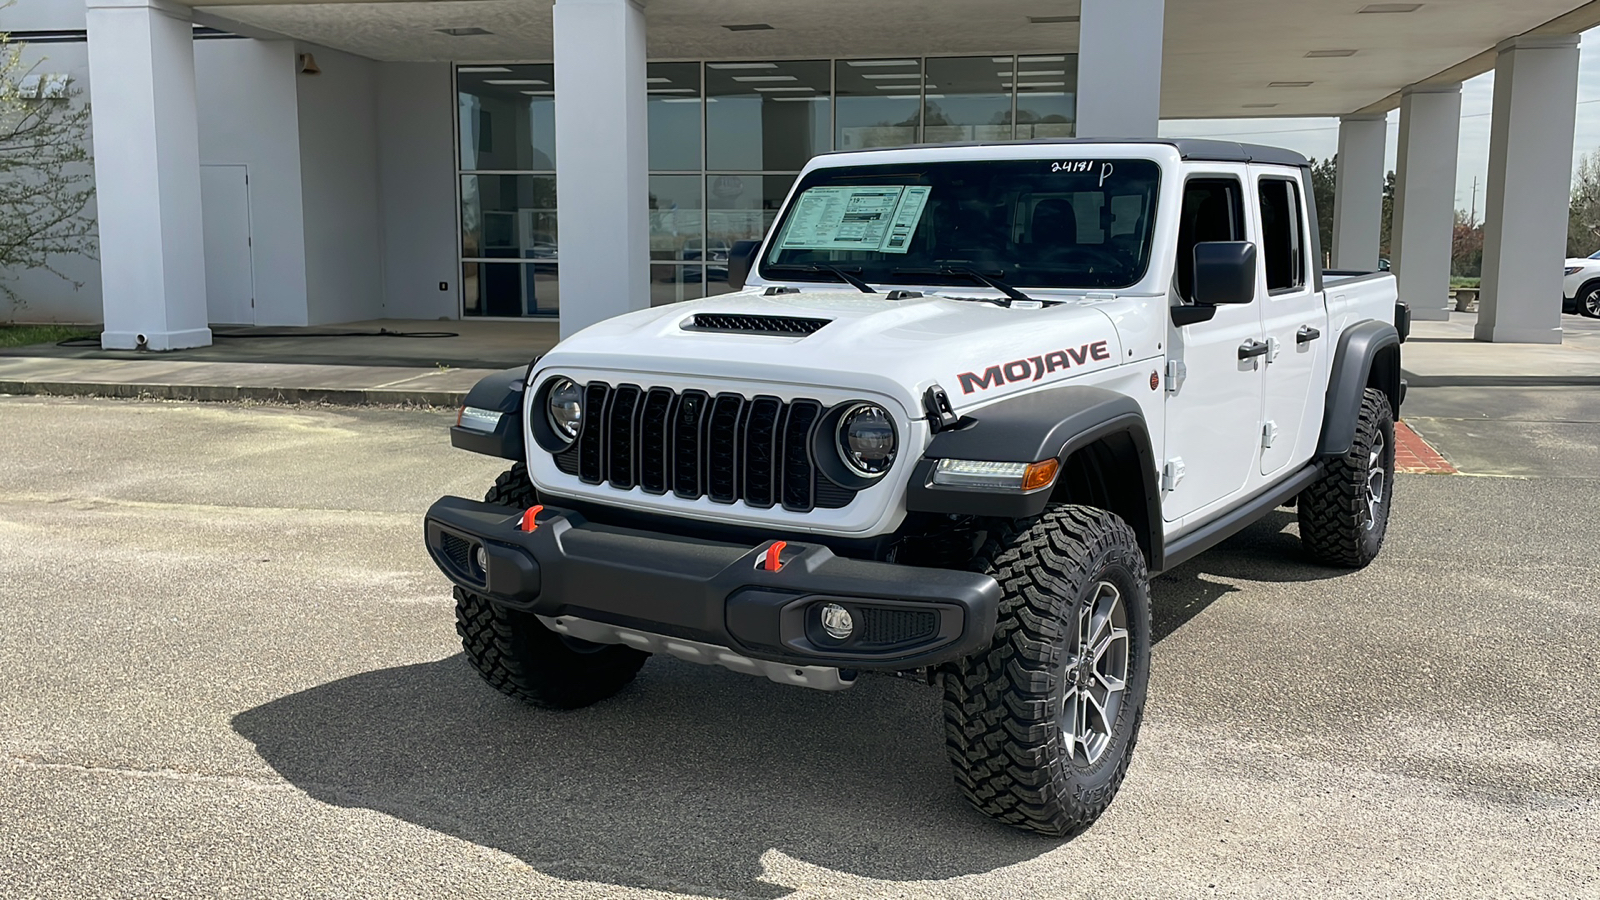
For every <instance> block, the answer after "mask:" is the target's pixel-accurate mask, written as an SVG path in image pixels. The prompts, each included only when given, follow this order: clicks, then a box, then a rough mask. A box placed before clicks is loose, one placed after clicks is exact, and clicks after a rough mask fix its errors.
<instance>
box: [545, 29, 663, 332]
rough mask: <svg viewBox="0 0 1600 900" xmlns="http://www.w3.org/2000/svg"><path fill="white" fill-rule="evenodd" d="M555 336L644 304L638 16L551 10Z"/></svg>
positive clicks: (644, 145) (646, 189)
mask: <svg viewBox="0 0 1600 900" xmlns="http://www.w3.org/2000/svg"><path fill="white" fill-rule="evenodd" d="M553 16H554V22H555V70H556V197H557V200H556V202H557V204H558V208H559V209H560V222H559V227H560V234H559V236H558V239H557V249H558V252H559V255H560V263H559V265H560V268H559V270H558V271H559V273H560V276H559V277H560V286H561V336H562V337H566V336H568V335H571V334H574V333H576V332H577V331H579V330H581V329H583V328H585V327H587V326H589V325H593V324H594V323H596V322H599V321H601V320H602V319H609V318H611V317H612V316H616V315H621V314H622V313H626V312H631V311H633V310H637V309H645V308H647V307H649V305H650V280H649V278H650V276H649V265H650V262H649V260H650V219H649V197H650V184H649V174H648V173H649V169H648V157H647V156H646V152H647V149H648V146H649V133H648V127H649V120H648V117H647V114H646V110H645V50H644V36H645V25H644V11H643V10H642V9H641V8H640V7H638V6H636V5H635V4H633V3H632V2H630V0H558V2H557V3H556V4H555V8H554V12H553Z"/></svg>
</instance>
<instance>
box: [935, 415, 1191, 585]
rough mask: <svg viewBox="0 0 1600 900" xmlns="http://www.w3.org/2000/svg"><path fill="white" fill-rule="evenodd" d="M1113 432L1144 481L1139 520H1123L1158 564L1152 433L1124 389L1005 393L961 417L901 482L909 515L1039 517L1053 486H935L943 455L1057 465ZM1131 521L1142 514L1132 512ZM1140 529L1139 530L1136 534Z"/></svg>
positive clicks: (1157, 496)
mask: <svg viewBox="0 0 1600 900" xmlns="http://www.w3.org/2000/svg"><path fill="white" fill-rule="evenodd" d="M1112 436H1123V437H1124V438H1125V439H1126V445H1125V446H1127V445H1131V450H1132V453H1133V455H1134V456H1135V457H1136V460H1135V462H1136V464H1137V466H1138V470H1139V473H1140V475H1141V479H1142V481H1143V484H1142V485H1140V486H1139V487H1140V489H1141V490H1142V493H1143V501H1142V504H1141V506H1142V512H1143V515H1142V518H1143V520H1144V521H1142V522H1141V521H1129V522H1128V525H1129V526H1130V527H1131V528H1133V529H1134V531H1135V533H1136V534H1138V537H1139V541H1140V543H1141V544H1142V545H1144V546H1145V548H1146V550H1147V552H1148V553H1149V554H1150V557H1151V559H1150V564H1151V567H1152V569H1153V570H1159V569H1160V568H1161V557H1162V531H1161V526H1162V518H1161V477H1160V475H1159V473H1158V471H1157V467H1156V460H1155V453H1154V451H1153V450H1152V448H1151V444H1150V430H1149V427H1148V426H1147V425H1146V424H1145V419H1144V412H1143V410H1142V409H1141V408H1140V407H1139V404H1138V402H1137V401H1135V400H1134V399H1133V398H1132V397H1129V396H1127V395H1126V394H1119V393H1116V392H1115V391H1109V390H1106V389H1105V388H1099V387H1092V386H1089V385H1063V386H1060V387H1053V388H1046V389H1045V390H1040V391H1033V392H1031V393H1027V394H1022V395H1020V396H1016V397H1011V398H1007V399H1005V400H1001V401H998V402H996V403H993V404H990V405H988V406H985V407H983V408H982V409H980V410H977V411H976V412H974V413H972V414H971V415H970V416H964V417H962V419H961V422H960V424H959V425H958V426H957V427H956V428H954V429H951V430H947V431H941V432H939V433H938V434H936V435H935V436H934V438H933V440H932V441H931V442H930V443H929V445H928V449H927V450H926V451H925V452H924V453H923V456H922V459H920V460H918V461H917V463H916V467H915V468H914V469H913V470H912V474H911V481H910V484H908V485H907V487H906V510H907V512H929V513H946V514H954V515H973V516H994V517H1000V518H1011V519H1023V518H1030V517H1032V516H1037V515H1040V514H1041V513H1043V512H1044V510H1045V506H1046V505H1047V504H1048V503H1049V502H1050V498H1051V496H1052V494H1053V493H1054V491H1055V489H1056V484H1054V483H1052V484H1051V485H1050V486H1049V487H1043V488H1038V489H1035V490H1032V491H1027V492H1017V491H1001V490H993V489H982V488H957V487H949V486H946V485H935V484H934V483H933V471H934V466H935V465H936V464H937V463H938V461H939V460H941V459H972V460H983V461H988V462H1039V461H1042V460H1046V459H1052V458H1053V459H1057V460H1059V461H1061V462H1062V463H1063V464H1065V463H1066V461H1067V460H1068V458H1070V457H1071V456H1072V454H1073V453H1075V452H1077V451H1079V450H1081V449H1083V448H1085V447H1088V446H1090V445H1091V444H1094V443H1095V442H1097V441H1101V440H1104V439H1106V438H1109V437H1112ZM1134 518H1141V516H1135V517H1134ZM1140 532H1143V533H1140Z"/></svg>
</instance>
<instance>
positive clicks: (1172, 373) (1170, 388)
mask: <svg viewBox="0 0 1600 900" xmlns="http://www.w3.org/2000/svg"><path fill="white" fill-rule="evenodd" d="M1188 374H1189V367H1188V366H1186V365H1184V364H1183V360H1181V359H1169V360H1167V393H1169V394H1176V393H1177V392H1178V387H1179V386H1180V385H1182V384H1183V379H1184V377H1185V376H1187V375H1188Z"/></svg>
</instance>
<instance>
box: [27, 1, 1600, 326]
mask: <svg viewBox="0 0 1600 900" xmlns="http://www.w3.org/2000/svg"><path fill="white" fill-rule="evenodd" d="M1596 24H1600V2H1590V3H1580V2H1576V0H1517V2H1515V3H1506V2H1503V0H1428V2H1407V3H1372V2H1365V0H1165V2H1163V0H1081V2H1077V0H981V2H980V0H789V2H784V3H777V2H771V0H745V2H739V3H730V2H726V0H650V2H648V3H643V4H641V3H636V2H631V0H556V2H554V3H552V2H550V0H450V2H435V0H420V2H327V3H280V2H276V0H244V2H240V3H238V4H237V5H223V6H209V5H201V6H194V7H191V6H187V5H184V4H182V3H179V2H176V0H86V2H85V0H23V2H22V3H21V4H19V5H15V6H12V7H10V8H7V9H3V10H0V29H3V30H6V31H9V32H11V33H12V35H13V38H14V39H17V40H22V41H26V42H27V43H28V48H27V51H26V58H27V60H28V62H29V63H30V64H31V65H32V66H33V69H32V71H33V72H34V73H35V74H41V75H44V76H58V77H57V78H56V80H55V81H56V83H59V82H60V78H59V76H67V78H68V79H69V80H68V82H67V83H68V84H69V85H70V87H69V90H68V91H67V93H68V94H69V96H67V97H64V98H61V99H48V98H45V97H42V96H41V97H40V98H39V99H37V100H35V101H33V102H40V103H47V102H60V103H70V102H86V101H88V102H92V104H93V116H92V122H93V137H92V141H93V150H94V157H95V159H94V177H95V184H96V204H95V206H94V207H93V213H94V215H95V216H96V218H97V222H98V230H99V244H98V252H97V254H96V255H95V256H88V255H85V256H83V257H79V258H71V259H66V260H60V261H58V262H57V263H56V265H57V267H58V268H60V269H62V270H63V271H64V272H66V273H67V274H68V275H69V276H70V277H71V281H63V280H61V279H59V278H56V277H55V276H52V275H50V274H48V273H43V272H29V273H10V275H9V277H11V278H12V279H13V282H12V283H13V286H14V287H15V288H16V289H17V291H18V293H19V294H20V295H21V296H23V298H24V299H25V300H26V303H27V306H26V307H25V308H24V309H22V310H20V311H19V313H18V314H17V317H18V318H19V319H24V320H37V321H52V320H53V321H66V322H104V323H105V330H104V333H103V336H102V341H103V344H104V346H106V347H108V348H135V347H140V348H145V349H150V350H165V349H176V348H184V347H193V346H200V345H204V344H208V343H210V341H211V330H210V328H211V326H213V325H217V326H223V325H319V324H328V323H336V322H351V321H362V320H371V319H380V318H382V319H426V320H434V319H456V318H461V317H466V318H489V319H502V318H503V319H523V318H527V317H540V316H545V317H553V316H559V318H560V322H561V330H562V332H563V333H564V334H570V333H572V332H573V331H575V330H577V329H578V328H581V327H583V326H585V325H588V324H590V323H593V322H595V321H598V320H600V319H603V318H606V317H609V316H613V315H617V314H619V313H623V312H626V311H629V310H632V309H640V308H644V307H646V306H649V305H652V304H662V303H669V302H675V301H679V300H686V299H693V298H698V297H703V296H707V295H710V294H716V293H721V292H725V291H727V290H729V285H728V283H727V268H726V264H725V259H726V253H727V250H728V248H729V247H730V245H731V244H732V243H733V242H734V241H738V240H742V239H748V238H758V237H761V236H762V235H763V233H764V231H765V229H766V227H767V226H768V225H769V224H770V223H771V221H772V219H773V216H774V214H775V213H776V210H777V208H778V206H779V205H780V204H781V203H782V201H783V199H784V197H785V195H786V193H787V192H788V190H789V189H790V187H791V185H792V184H793V182H794V180H795V177H796V175H797V173H798V172H799V170H800V169H801V167H803V166H804V165H805V164H806V162H807V160H809V159H811V158H812V157H813V156H815V155H817V154H820V153H827V152H831V151H844V150H854V149H861V148H871V147H892V146H903V145H910V144H917V143H925V142H948V141H1014V140H1030V139H1041V138H1046V139H1061V138H1071V137H1121V138H1140V137H1154V136H1155V135H1156V134H1157V128H1158V123H1159V121H1160V119H1162V118H1184V119H1209V118H1239V117H1261V116H1338V117H1340V122H1341V127H1340V137H1339V151H1340V166H1339V183H1338V187H1337V192H1336V193H1337V202H1336V204H1335V209H1334V210H1333V215H1334V241H1333V246H1332V248H1331V255H1332V259H1331V262H1332V264H1333V266H1334V267H1336V268H1342V269H1374V268H1376V267H1377V265H1378V247H1379V236H1380V218H1381V212H1382V205H1383V204H1382V193H1383V183H1384V174H1385V172H1384V168H1385V166H1384V161H1385V154H1386V147H1385V141H1386V137H1387V129H1386V127H1385V117H1386V116H1387V114H1388V113H1389V112H1391V111H1392V110H1395V109H1398V110H1399V118H1400V137H1399V147H1398V160H1399V164H1398V186H1397V194H1396V200H1395V210H1394V219H1393V232H1392V234H1393V237H1392V245H1393V256H1394V260H1393V263H1394V268H1395V270H1396V271H1397V274H1398V276H1399V279H1400V290H1401V295H1402V298H1403V299H1405V300H1407V301H1408V302H1410V303H1411V305H1412V307H1413V308H1414V311H1415V314H1416V315H1417V317H1419V318H1445V317H1447V315H1448V312H1447V310H1448V307H1449V298H1448V284H1449V274H1450V250H1451V239H1452V227H1453V221H1454V210H1455V202H1454V197H1455V180H1456V178H1455V176H1456V158H1457V147H1458V134H1459V123H1460V116H1461V82H1462V81H1463V80H1465V79H1467V78H1471V77H1473V76H1476V75H1479V74H1481V73H1484V72H1487V71H1490V70H1493V71H1494V72H1495V86H1494V89H1495V96H1494V111H1493V126H1492V137H1491V146H1490V165H1489V180H1488V184H1487V192H1486V198H1487V207H1486V231H1485V248H1484V280H1483V292H1482V298H1481V314H1480V319H1479V325H1478V337H1479V338H1480V339H1483V340H1497V341H1528V342H1558V341H1559V340H1560V335H1561V332H1560V298H1561V295H1560V291H1561V268H1562V266H1561V263H1562V258H1563V257H1564V255H1565V244H1566V240H1565V238H1566V228H1567V196H1568V190H1569V182H1570V173H1571V170H1572V162H1573V160H1572V151H1571V147H1572V136H1573V129H1574V121H1575V119H1574V117H1575V109H1576V100H1577V78H1578V64H1577V63H1578V49H1577V48H1578V40H1579V38H1578V35H1579V33H1580V32H1582V31H1584V30H1585V29H1588V28H1590V27H1593V26H1595V25H1596ZM39 83H44V84H48V83H50V79H49V78H48V77H46V78H45V79H44V80H43V81H40V82H39ZM74 91H76V92H77V93H76V95H75V96H72V94H73V92H74ZM41 93H42V92H41Z"/></svg>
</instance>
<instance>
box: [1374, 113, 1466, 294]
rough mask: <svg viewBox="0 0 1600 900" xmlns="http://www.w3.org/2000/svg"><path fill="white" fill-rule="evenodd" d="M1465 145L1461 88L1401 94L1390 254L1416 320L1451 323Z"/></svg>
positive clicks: (1401, 288)
mask: <svg viewBox="0 0 1600 900" xmlns="http://www.w3.org/2000/svg"><path fill="white" fill-rule="evenodd" d="M1460 144H1461V85H1460V84H1443V85H1418V84H1414V85H1411V86H1409V87H1407V88H1405V89H1404V90H1402V91H1401V92H1400V161H1399V165H1400V169H1399V172H1398V173H1397V174H1396V176H1395V196H1394V230H1393V232H1392V237H1391V243H1392V246H1391V247H1390V253H1391V254H1392V262H1393V263H1394V271H1395V275H1396V276H1397V277H1398V278H1399V279H1400V299H1401V300H1404V301H1405V302H1406V303H1409V304H1410V305H1411V315H1412V317H1413V318H1417V319H1434V320H1438V321H1444V320H1447V319H1449V318H1450V246H1451V241H1452V240H1453V239H1454V238H1455V214H1456V157H1457V155H1458V154H1459V151H1460Z"/></svg>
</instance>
